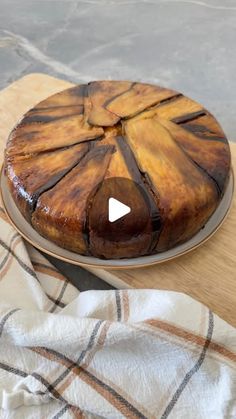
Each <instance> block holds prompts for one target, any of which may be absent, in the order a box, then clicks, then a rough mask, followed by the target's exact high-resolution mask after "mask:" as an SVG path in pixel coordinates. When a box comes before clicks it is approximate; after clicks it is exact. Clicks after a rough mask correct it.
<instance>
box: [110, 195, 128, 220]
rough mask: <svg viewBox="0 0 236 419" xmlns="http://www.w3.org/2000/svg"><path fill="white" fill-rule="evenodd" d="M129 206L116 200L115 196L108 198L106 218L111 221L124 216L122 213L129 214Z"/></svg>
mask: <svg viewBox="0 0 236 419" xmlns="http://www.w3.org/2000/svg"><path fill="white" fill-rule="evenodd" d="M130 211H131V208H130V207H128V206H127V205H125V204H122V202H120V201H118V200H117V199H115V198H109V202H108V219H109V221H110V222H111V223H113V222H114V221H116V220H119V218H121V217H124V215H126V214H129V212H130Z"/></svg>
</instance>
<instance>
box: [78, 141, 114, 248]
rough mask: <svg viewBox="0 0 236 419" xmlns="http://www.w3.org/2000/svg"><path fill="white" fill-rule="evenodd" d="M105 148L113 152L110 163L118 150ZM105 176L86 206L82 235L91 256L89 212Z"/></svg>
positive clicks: (110, 147)
mask: <svg viewBox="0 0 236 419" xmlns="http://www.w3.org/2000/svg"><path fill="white" fill-rule="evenodd" d="M94 147H95V143H93V144H91V147H90V150H91V149H92V148H94ZM102 147H104V146H102ZM105 147H107V150H111V155H110V161H111V158H112V154H113V153H115V152H116V148H115V147H114V146H105ZM90 150H89V151H90ZM86 154H87V153H86ZM110 161H109V163H108V165H107V168H106V170H107V169H108V168H109V164H110ZM105 176H106V174H104V176H103V179H102V180H101V182H100V183H99V184H98V185H97V187H96V188H94V189H93V190H92V192H91V194H90V196H89V198H88V201H87V205H86V217H85V223H84V226H83V230H82V234H83V237H84V241H85V243H86V245H87V251H88V254H91V252H90V226H89V212H90V209H91V206H92V204H93V200H94V197H95V195H96V194H97V193H98V191H99V190H100V189H101V187H102V185H103V182H104V179H105Z"/></svg>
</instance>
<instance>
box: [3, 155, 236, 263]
mask: <svg viewBox="0 0 236 419" xmlns="http://www.w3.org/2000/svg"><path fill="white" fill-rule="evenodd" d="M2 177H6V175H5V173H4V163H3V164H2V166H1V172H0V185H1V184H2ZM230 179H231V180H232V193H231V197H230V203H229V205H228V207H227V209H226V211H225V213H224V215H223V217H222V219H221V220H220V222H219V223H218V224H217V225H216V227H215V228H214V229H212V231H211V232H210V233H209V234H208V235H207V236H206V237H203V238H202V240H200V241H199V242H198V243H196V244H193V245H192V246H191V247H189V248H188V249H185V250H183V251H182V252H181V251H180V252H179V253H177V254H173V255H172V256H168V257H166V258H165V259H160V260H151V261H150V260H149V261H148V258H150V256H154V255H147V256H140V257H142V258H147V261H146V262H142V263H135V260H136V261H138V259H139V258H140V257H137V258H131V261H132V260H134V263H133V264H127V265H126V264H125V262H127V261H129V260H130V259H119V262H120V263H122V261H124V264H119V265H115V266H114V265H112V260H111V259H110V260H109V259H108V260H107V262H108V263H106V264H105V265H104V264H102V261H103V259H99V258H95V257H93V256H89V258H93V259H94V263H89V262H86V261H83V260H82V261H78V260H75V259H72V258H70V257H67V256H62V255H58V254H57V253H55V251H51V250H48V249H45V248H44V247H42V246H41V245H40V244H38V243H37V242H36V241H34V240H32V239H31V238H29V237H28V236H27V234H26V233H24V232H22V229H21V228H20V227H18V226H17V224H16V222H15V221H14V220H13V218H12V216H11V215H10V213H9V210H8V209H7V206H6V203H5V201H4V198H3V192H2V188H1V186H0V196H1V200H2V204H3V208H4V211H5V213H6V216H7V218H8V220H9V222H10V224H11V225H12V227H13V228H14V229H15V230H16V231H17V232H18V233H19V234H20V235H21V236H22V237H23V238H24V239H25V240H26V241H27V242H28V243H30V244H31V245H32V246H33V247H35V248H36V249H38V250H40V251H42V252H44V253H46V254H47V255H49V256H52V257H54V258H56V259H59V260H62V261H63V262H67V263H71V264H73V265H76V266H82V267H84V268H85V269H86V268H96V269H106V270H124V269H126V270H128V269H138V268H145V267H149V266H153V265H159V264H161V263H166V262H168V261H171V260H174V259H177V258H178V257H180V256H183V255H186V254H188V253H190V252H192V251H193V250H196V249H197V248H198V247H200V246H201V245H203V244H204V243H206V242H207V241H208V240H209V239H210V238H211V237H212V236H214V234H215V233H216V232H217V231H218V230H219V229H220V227H221V226H222V224H223V223H224V221H225V220H226V218H227V217H228V215H229V213H230V210H231V208H232V204H233V197H234V190H235V178H234V170H233V167H232V166H231V168H230V175H229V181H230ZM7 192H8V193H9V195H10V199H12V200H13V197H12V196H11V194H10V191H9V189H8V188H7ZM13 202H14V200H13ZM14 204H15V202H14ZM15 205H16V204H15ZM16 208H17V206H16ZM17 209H18V208H17ZM18 210H19V209H18ZM213 216H214V213H213V214H212V216H211V217H210V218H209V220H208V221H207V222H209V221H210V219H211V218H212V217H213ZM25 222H26V223H27V221H26V220H25ZM28 224H29V223H28ZM32 229H33V227H32ZM33 230H34V229H33ZM34 231H35V230H34ZM35 232H36V233H37V231H35ZM37 234H39V233H37ZM197 234H199V232H197V233H196V234H195V235H194V236H193V237H195V236H196V235H197ZM42 237H43V236H42ZM193 237H192V238H193ZM43 238H44V239H45V240H47V241H48V242H49V243H52V244H53V245H55V246H57V247H59V248H60V246H58V245H56V244H55V243H53V242H50V240H48V239H46V238H45V237H43ZM192 238H191V239H192ZM191 239H189V240H191ZM186 243H188V241H187V242H186ZM176 248H178V246H176ZM60 249H62V250H63V248H60ZM65 250H66V249H65ZM69 252H70V253H72V254H73V253H74V254H75V255H76V256H77V257H78V256H80V257H82V258H83V257H86V256H83V255H79V253H75V252H72V251H69ZM161 253H165V252H161ZM159 254H160V253H159ZM157 255H158V253H157ZM96 261H100V263H99V264H98V263H96ZM114 261H117V260H116V259H115V260H114Z"/></svg>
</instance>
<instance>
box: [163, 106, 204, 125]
mask: <svg viewBox="0 0 236 419" xmlns="http://www.w3.org/2000/svg"><path fill="white" fill-rule="evenodd" d="M207 115H208V114H207V112H206V110H205V109H203V110H201V111H197V112H191V113H188V114H185V115H181V116H178V117H177V118H173V119H171V121H172V122H175V124H185V123H186V122H191V121H195V120H197V119H198V118H201V117H203V116H207Z"/></svg>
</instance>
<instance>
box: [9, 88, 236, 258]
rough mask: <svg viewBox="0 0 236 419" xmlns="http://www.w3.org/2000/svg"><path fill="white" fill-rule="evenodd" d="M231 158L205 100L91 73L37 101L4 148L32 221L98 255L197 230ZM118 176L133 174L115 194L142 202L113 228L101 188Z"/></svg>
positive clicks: (14, 188) (164, 243)
mask: <svg viewBox="0 0 236 419" xmlns="http://www.w3.org/2000/svg"><path fill="white" fill-rule="evenodd" d="M230 164H231V160H230V150H229V144H228V141H227V139H226V137H225V135H224V133H223V131H222V129H221V127H220V126H219V124H218V123H217V121H216V120H215V119H214V117H213V116H212V115H211V114H210V113H209V112H207V111H206V110H205V109H204V108H203V107H202V106H201V105H199V104H198V103H196V102H194V101H192V100H191V99H189V98H186V97H185V96H183V95H181V94H179V93H177V92H175V91H173V90H170V89H164V88H161V87H158V86H153V85H150V84H142V83H132V82H128V81H123V82H118V81H116V82H115V81H98V82H92V83H89V84H88V85H81V86H76V87H74V88H71V89H67V90H65V91H63V92H60V93H58V94H56V95H53V96H51V97H50V98H48V99H46V100H44V101H43V102H41V103H39V104H38V105H37V106H36V107H34V108H33V109H32V110H30V111H29V112H28V113H27V114H26V115H25V117H24V118H23V119H22V121H21V122H20V123H19V124H18V126H17V127H16V128H15V129H14V130H13V132H12V133H11V135H10V137H9V140H8V143H7V148H6V155H5V170H6V174H7V176H8V182H9V188H10V190H11V193H12V195H13V197H14V199H15V202H16V204H17V205H18V207H19V209H20V210H21V212H22V214H23V215H24V217H25V218H26V219H27V220H28V221H31V222H32V225H33V226H34V228H35V229H36V230H37V231H38V232H39V233H40V234H41V235H43V236H45V237H47V238H48V239H50V240H52V241H54V242H55V243H57V244H58V245H60V246H62V247H65V248H67V249H70V250H73V251H75V252H78V253H81V254H91V255H94V256H98V257H102V258H123V257H135V256H140V255H145V254H150V253H153V252H160V251H164V250H166V249H169V248H171V247H173V246H175V245H176V244H178V243H181V242H184V241H186V240H188V239H189V238H191V237H192V236H193V235H194V234H195V233H196V232H197V231H199V230H200V229H201V228H202V227H203V226H204V225H205V223H206V222H207V220H208V219H209V217H210V216H211V215H212V214H213V212H214V211H215V209H216V207H217V206H218V204H219V202H220V200H221V198H222V195H223V193H224V191H225V188H226V185H227V182H228V178H229V172H230ZM117 178H118V179H125V180H126V181H127V182H128V183H126V187H125V191H124V190H123V189H122V182H121V183H120V184H119V185H118V186H117V187H116V192H117V198H118V199H120V200H121V201H122V197H124V195H126V199H127V201H126V202H127V203H128V205H130V206H131V207H132V205H131V204H132V202H133V206H134V207H135V208H136V211H134V212H132V215H128V216H126V217H125V218H124V220H123V221H122V223H121V224H120V225H119V223H118V224H117V225H116V226H115V227H114V228H113V230H110V225H109V222H108V220H107V213H106V212H107V202H106V201H105V200H104V199H103V197H104V196H105V195H106V194H108V195H109V193H110V194H112V182H113V179H117ZM129 182H130V183H129ZM132 185H133V186H132ZM101 191H103V192H102V193H101ZM143 192H145V197H146V198H145V199H146V201H145V200H143V196H144V194H143ZM104 194H105V195H104ZM95 204H96V205H95ZM98 207H99V208H98ZM147 214H149V219H148V222H146V223H145V225H142V221H143V217H144V216H145V217H146V216H147ZM97 226H99V227H98V228H97ZM110 231H111V233H109V232H110ZM106 232H108V233H109V234H106ZM103 233H104V234H103ZM126 233H127V234H126ZM128 233H129V234H130V237H129V238H127V235H129V234H128Z"/></svg>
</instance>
